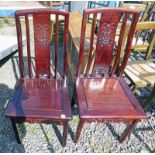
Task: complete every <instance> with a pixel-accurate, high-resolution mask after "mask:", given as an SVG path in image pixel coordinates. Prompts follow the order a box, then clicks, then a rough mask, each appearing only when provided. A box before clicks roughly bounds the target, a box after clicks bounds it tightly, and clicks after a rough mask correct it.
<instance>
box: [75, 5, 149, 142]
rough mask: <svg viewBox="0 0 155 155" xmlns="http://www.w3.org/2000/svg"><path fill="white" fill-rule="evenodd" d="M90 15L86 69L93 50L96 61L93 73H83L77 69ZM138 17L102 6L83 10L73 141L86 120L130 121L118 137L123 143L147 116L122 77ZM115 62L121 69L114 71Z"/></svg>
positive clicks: (80, 61)
mask: <svg viewBox="0 0 155 155" xmlns="http://www.w3.org/2000/svg"><path fill="white" fill-rule="evenodd" d="M89 14H94V18H93V22H92V31H91V32H92V33H91V36H90V43H91V44H90V55H89V58H88V65H87V69H86V71H89V69H90V66H91V65H90V64H91V63H92V50H94V51H95V60H94V65H93V68H92V73H91V74H90V75H89V73H87V72H86V73H84V75H82V74H81V72H80V70H81V65H82V59H83V47H84V40H85V30H86V22H87V17H88V15H89ZM97 14H101V18H100V21H99V24H98V32H97V33H98V34H97V39H96V42H95V41H94V42H93V40H95V39H94V36H93V35H94V28H95V25H96V15H97ZM129 16H130V17H131V16H132V22H131V27H130V33H129V35H128V38H127V40H126V42H125V43H126V50H125V54H124V58H123V60H122V61H121V63H119V61H120V53H121V48H122V43H123V39H124V36H125V28H126V24H127V22H128V18H129ZM138 18H139V13H138V12H136V11H130V10H125V9H118V8H117V9H109V8H105V9H89V10H84V13H83V21H82V28H81V41H80V54H79V62H78V69H77V75H76V77H75V90H76V96H77V101H78V107H79V115H80V121H79V125H78V127H77V132H76V137H75V142H77V141H78V139H79V136H80V132H81V130H82V127H83V125H84V123H85V122H92V121H97V122H117V123H119V122H124V123H129V124H130V125H129V126H128V127H127V129H126V130H125V131H124V133H123V134H122V136H121V137H120V142H123V141H124V140H125V138H126V137H127V136H128V135H129V134H130V133H131V131H132V130H133V129H134V127H135V125H136V124H137V122H138V121H139V120H140V119H145V118H147V116H146V114H145V113H144V111H143V109H142V107H141V106H140V104H139V102H138V101H137V99H136V98H135V96H134V95H133V94H132V92H131V90H130V89H129V87H128V85H127V84H126V82H125V81H124V79H123V77H121V75H122V73H123V71H124V68H125V65H126V63H127V60H128V57H129V54H130V50H131V43H132V38H133V34H134V31H135V27H136V24H137V22H138ZM120 21H121V22H120ZM119 23H122V26H121V30H120V34H119V39H118V42H116V41H115V35H116V30H117V27H118V24H119ZM94 44H96V47H92V46H93V45H94ZM114 58H115V59H114ZM113 60H114V61H113ZM118 64H120V70H119V72H117V73H116V69H117V67H118Z"/></svg>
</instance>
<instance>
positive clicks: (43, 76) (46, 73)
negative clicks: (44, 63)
mask: <svg viewBox="0 0 155 155" xmlns="http://www.w3.org/2000/svg"><path fill="white" fill-rule="evenodd" d="M49 74H50V73H49V71H47V70H46V69H41V70H39V72H38V75H39V78H41V79H46V78H48V76H49Z"/></svg>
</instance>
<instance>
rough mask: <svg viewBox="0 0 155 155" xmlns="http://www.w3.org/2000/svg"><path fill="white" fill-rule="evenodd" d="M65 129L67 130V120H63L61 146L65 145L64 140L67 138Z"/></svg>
mask: <svg viewBox="0 0 155 155" xmlns="http://www.w3.org/2000/svg"><path fill="white" fill-rule="evenodd" d="M67 131H68V120H65V121H64V122H63V141H62V146H63V147H65V146H66V140H67Z"/></svg>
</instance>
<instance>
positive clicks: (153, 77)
mask: <svg viewBox="0 0 155 155" xmlns="http://www.w3.org/2000/svg"><path fill="white" fill-rule="evenodd" d="M125 74H126V75H127V76H128V77H129V78H130V79H131V80H132V81H133V82H134V83H135V84H136V85H137V86H139V87H147V86H154V83H155V64H154V63H153V62H151V61H135V62H129V63H128V64H127V66H126V68H125Z"/></svg>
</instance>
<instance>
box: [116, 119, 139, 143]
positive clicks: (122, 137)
mask: <svg viewBox="0 0 155 155" xmlns="http://www.w3.org/2000/svg"><path fill="white" fill-rule="evenodd" d="M137 123H138V120H135V121H133V122H132V123H131V124H129V125H128V126H127V127H126V129H125V130H124V132H123V134H122V135H121V136H120V138H119V141H120V143H123V142H124V140H125V139H126V137H127V136H129V135H130V134H131V132H132V131H133V130H134V128H135V126H136V125H137Z"/></svg>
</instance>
